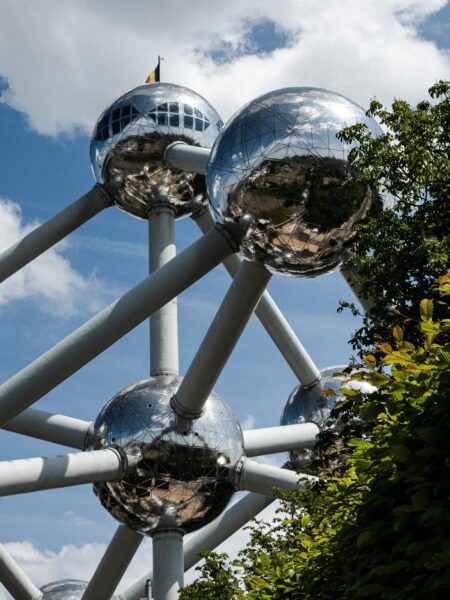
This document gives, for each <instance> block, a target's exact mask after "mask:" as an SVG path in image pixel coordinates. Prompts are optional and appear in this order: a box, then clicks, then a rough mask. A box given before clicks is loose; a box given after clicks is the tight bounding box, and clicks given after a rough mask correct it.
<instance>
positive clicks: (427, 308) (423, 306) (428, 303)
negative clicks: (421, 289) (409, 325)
mask: <svg viewBox="0 0 450 600" xmlns="http://www.w3.org/2000/svg"><path fill="white" fill-rule="evenodd" d="M420 318H421V319H422V321H431V319H432V318H433V301H432V300H428V299H427V298H424V299H423V300H421V301H420Z"/></svg>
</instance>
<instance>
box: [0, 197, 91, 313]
mask: <svg viewBox="0 0 450 600" xmlns="http://www.w3.org/2000/svg"><path fill="white" fill-rule="evenodd" d="M37 225H38V223H36V222H35V223H28V224H25V223H23V221H22V214H21V210H20V207H19V205H18V204H16V203H14V202H11V201H9V200H2V199H0V252H1V251H2V250H5V249H6V248H9V247H10V246H11V245H12V244H15V243H16V242H17V241H19V240H20V239H21V238H22V237H23V236H24V235H26V234H28V233H29V232H30V231H32V230H33V229H34V228H35V227H37ZM63 251H64V244H59V245H58V246H56V247H54V248H52V249H50V250H48V251H47V252H45V253H44V254H42V255H41V256H40V257H38V258H37V259H35V260H34V261H33V262H31V263H30V264H29V265H27V266H26V267H24V268H23V269H21V270H20V271H18V272H17V273H15V274H14V275H12V276H11V277H10V278H9V279H6V280H5V281H4V282H3V283H2V285H1V287H0V306H1V305H4V304H7V303H8V302H11V301H17V300H36V301H38V304H37V306H39V307H40V308H41V309H43V310H47V311H50V312H52V313H54V314H55V313H56V314H59V315H63V316H69V315H72V314H74V313H76V312H78V311H80V310H83V311H84V310H86V309H88V310H96V309H97V308H98V307H99V305H100V295H101V294H100V286H99V283H98V282H97V280H96V278H95V276H94V275H92V276H90V277H88V278H86V277H83V276H82V275H80V274H79V273H78V272H77V271H76V270H75V269H74V268H73V267H72V266H71V264H70V262H69V261H68V260H67V259H66V258H64V257H63V256H62V252H63Z"/></svg>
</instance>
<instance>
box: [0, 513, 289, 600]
mask: <svg viewBox="0 0 450 600" xmlns="http://www.w3.org/2000/svg"><path fill="white" fill-rule="evenodd" d="M277 507H278V502H273V503H272V504H271V505H269V506H268V507H267V508H266V509H265V510H263V511H262V512H261V513H260V514H259V515H258V516H257V518H258V519H263V520H264V521H267V522H270V521H272V519H273V518H274V516H275V511H276V509H277ZM73 517H74V514H73V513H72V512H71V511H70V515H69V518H71V519H72V518H73ZM248 540H249V532H248V531H245V530H244V529H243V528H242V529H240V530H238V531H237V532H236V533H235V534H233V535H232V536H231V537H230V538H228V539H227V540H226V541H225V542H224V543H223V544H221V545H220V546H218V547H217V549H216V550H217V551H218V552H226V553H227V554H228V555H229V556H230V557H231V558H235V557H237V554H238V552H239V550H241V549H242V548H243V547H244V546H245V545H246V543H247V542H248ZM4 546H5V548H6V550H7V551H8V552H9V553H10V554H11V555H12V557H13V558H14V559H15V560H16V561H17V563H18V564H19V565H20V567H21V568H22V569H23V570H24V572H25V573H26V574H27V575H28V577H29V578H30V579H31V580H32V581H33V583H34V584H35V585H37V586H38V587H40V586H42V585H45V584H47V583H50V582H51V581H59V580H61V579H80V580H84V581H89V579H90V578H91V577H92V574H93V572H94V570H95V568H96V566H97V565H98V562H99V560H100V558H101V557H102V556H103V554H104V552H105V550H106V545H105V544H84V545H82V546H74V545H72V544H70V545H66V546H63V547H62V548H61V550H60V551H59V552H54V551H51V550H46V549H44V550H41V549H39V548H37V547H36V546H35V545H34V544H33V543H31V542H29V541H25V542H6V543H4ZM151 564H152V549H151V541H150V539H145V540H144V541H143V543H142V544H141V546H140V548H139V550H138V552H137V553H136V556H135V557H134V559H133V560H132V562H131V564H130V566H129V568H128V570H127V572H126V574H125V576H124V577H123V579H122V581H121V583H120V584H119V586H118V591H119V592H120V591H124V590H126V589H127V588H128V587H129V586H130V585H132V584H133V583H134V582H135V581H136V580H137V579H139V578H140V577H142V575H144V573H147V572H148V571H149V569H150V568H151ZM196 577H198V574H197V572H196V570H195V567H194V568H192V569H191V570H190V571H188V573H187V574H186V577H185V581H186V583H190V582H192V581H193V580H194V579H196ZM10 598H11V596H9V595H8V594H7V593H6V591H4V590H3V588H1V587H0V600H9V599H10Z"/></svg>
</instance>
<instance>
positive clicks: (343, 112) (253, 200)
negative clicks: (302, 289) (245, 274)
mask: <svg viewBox="0 0 450 600" xmlns="http://www.w3.org/2000/svg"><path fill="white" fill-rule="evenodd" d="M356 122H361V123H364V124H366V125H367V126H368V128H369V130H370V131H371V132H372V134H373V135H379V134H380V133H381V129H380V128H379V126H378V124H377V123H376V121H374V120H373V119H371V118H369V117H366V115H365V113H364V110H363V109H362V108H361V107H359V106H358V105H357V104H355V103H354V102H352V101H351V100H349V99H348V98H345V97H344V96H341V95H339V94H335V93H334V92H330V91H328V90H323V89H317V88H308V87H302V88H285V89H282V90H276V91H273V92H269V93H268V94H265V95H263V96H260V97H259V98H256V99H255V100H252V101H251V102H250V103H249V104H247V105H246V106H244V107H243V108H242V109H241V110H240V111H238V113H237V114H236V115H235V116H234V117H233V118H232V119H231V120H230V121H229V122H228V123H227V124H226V125H225V127H224V128H223V130H222V131H221V133H220V135H219V137H218V138H217V141H216V143H215V145H214V147H213V150H212V154H211V157H210V161H209V165H208V174H207V187H208V194H209V197H210V200H211V202H212V203H213V206H214V208H215V209H216V210H217V211H218V212H219V214H220V215H221V216H222V217H223V218H231V219H236V218H239V217H240V216H242V215H244V214H247V215H250V216H251V217H252V218H253V225H252V227H251V228H250V230H249V232H248V234H247V236H246V237H245V239H244V241H243V243H242V246H241V252H242V254H243V255H244V256H245V257H246V258H249V259H250V260H257V261H260V262H262V263H263V264H264V265H265V266H266V267H267V268H268V269H269V270H272V271H274V272H278V273H284V274H290V275H299V276H314V275H318V274H320V273H324V272H328V271H330V270H332V269H335V268H336V267H338V266H339V264H340V263H341V261H342V259H343V253H344V250H345V247H346V245H347V244H348V241H349V240H350V238H351V237H352V235H353V229H354V224H355V223H356V222H357V221H358V220H360V219H361V218H362V217H364V215H365V214H366V213H367V211H368V209H369V207H370V204H371V202H372V192H371V191H370V190H369V189H368V188H367V187H366V186H365V185H362V184H356V183H352V184H350V183H349V182H348V181H347V180H348V175H349V174H350V172H351V169H350V166H349V163H348V153H349V150H350V147H349V146H348V145H346V144H344V143H343V142H341V141H339V140H338V139H337V137H336V134H337V132H338V131H340V130H341V129H342V128H343V127H345V126H346V125H353V124H354V123H356ZM343 182H346V184H345V185H344V186H343V185H342V184H343Z"/></svg>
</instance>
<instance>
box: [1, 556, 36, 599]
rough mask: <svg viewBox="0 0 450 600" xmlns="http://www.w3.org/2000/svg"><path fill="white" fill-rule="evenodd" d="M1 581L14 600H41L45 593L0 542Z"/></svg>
mask: <svg viewBox="0 0 450 600" xmlns="http://www.w3.org/2000/svg"><path fill="white" fill-rule="evenodd" d="M0 581H1V582H2V584H3V585H4V586H5V588H6V589H7V590H8V592H9V593H10V594H11V596H12V597H13V598H14V600H41V598H43V593H42V592H41V590H39V589H38V588H37V587H36V586H35V585H34V583H33V582H32V581H31V580H30V579H29V577H28V575H26V574H25V573H24V572H23V571H22V569H21V568H20V567H19V565H18V564H17V563H16V561H15V560H14V559H13V557H12V556H11V555H10V554H9V552H8V551H7V550H6V548H5V547H4V546H3V545H2V544H0Z"/></svg>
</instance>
